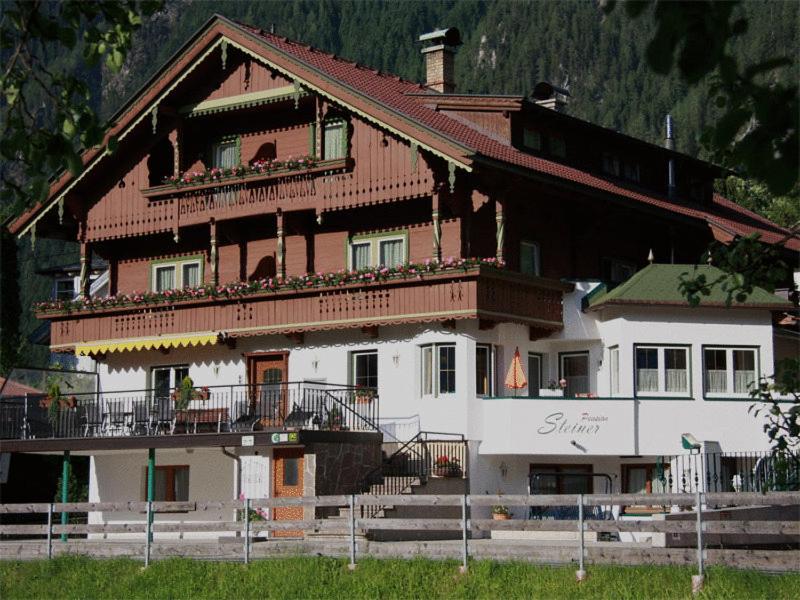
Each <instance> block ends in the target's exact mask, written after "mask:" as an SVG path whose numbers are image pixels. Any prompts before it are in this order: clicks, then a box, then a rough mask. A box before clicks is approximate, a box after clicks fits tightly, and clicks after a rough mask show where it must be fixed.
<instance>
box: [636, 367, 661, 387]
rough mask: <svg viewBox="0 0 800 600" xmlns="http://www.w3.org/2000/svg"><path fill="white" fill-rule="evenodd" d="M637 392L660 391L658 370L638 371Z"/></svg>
mask: <svg viewBox="0 0 800 600" xmlns="http://www.w3.org/2000/svg"><path fill="white" fill-rule="evenodd" d="M636 382H637V384H636V391H637V392H657V391H658V369H638V370H637V373H636Z"/></svg>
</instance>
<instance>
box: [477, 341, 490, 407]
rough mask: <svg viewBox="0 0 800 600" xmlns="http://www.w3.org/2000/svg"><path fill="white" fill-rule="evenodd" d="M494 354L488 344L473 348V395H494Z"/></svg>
mask: <svg viewBox="0 0 800 600" xmlns="http://www.w3.org/2000/svg"><path fill="white" fill-rule="evenodd" d="M493 359H494V352H493V348H492V347H491V346H490V345H488V344H477V345H476V346H475V393H476V394H477V395H478V396H491V395H493V394H494V360H493Z"/></svg>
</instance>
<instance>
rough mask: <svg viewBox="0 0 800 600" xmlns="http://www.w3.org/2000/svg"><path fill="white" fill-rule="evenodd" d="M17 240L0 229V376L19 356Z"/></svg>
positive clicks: (6, 372)
mask: <svg viewBox="0 0 800 600" xmlns="http://www.w3.org/2000/svg"><path fill="white" fill-rule="evenodd" d="M17 265H18V263H17V245H16V239H15V238H14V236H12V235H11V234H10V233H8V231H6V230H5V229H3V228H0V376H6V375H8V373H9V372H10V371H11V369H12V368H13V367H14V366H15V365H16V364H18V362H19V357H20V320H19V314H20V311H21V309H22V307H21V305H20V287H19V270H18V266H17Z"/></svg>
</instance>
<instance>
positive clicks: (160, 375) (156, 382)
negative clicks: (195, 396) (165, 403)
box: [150, 365, 189, 400]
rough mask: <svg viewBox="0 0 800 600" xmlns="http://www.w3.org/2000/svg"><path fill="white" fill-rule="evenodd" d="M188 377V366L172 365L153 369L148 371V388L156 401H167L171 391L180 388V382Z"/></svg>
mask: <svg viewBox="0 0 800 600" xmlns="http://www.w3.org/2000/svg"><path fill="white" fill-rule="evenodd" d="M188 376H189V366H188V365H172V366H166V367H153V368H152V369H151V370H150V388H151V389H152V390H153V396H154V397H155V398H156V399H159V400H160V399H169V397H170V394H171V392H172V390H174V389H175V388H177V387H180V384H181V382H182V381H183V380H184V379H185V378H186V377H188Z"/></svg>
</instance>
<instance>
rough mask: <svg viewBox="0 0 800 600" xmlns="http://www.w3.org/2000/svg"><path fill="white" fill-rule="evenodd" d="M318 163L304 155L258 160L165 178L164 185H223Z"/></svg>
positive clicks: (312, 157) (314, 158)
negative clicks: (232, 181)
mask: <svg viewBox="0 0 800 600" xmlns="http://www.w3.org/2000/svg"><path fill="white" fill-rule="evenodd" d="M317 162H318V159H317V157H315V156H311V155H304V156H298V157H293V156H289V157H288V158H287V159H286V160H278V159H276V158H272V159H258V160H255V161H253V162H252V163H250V164H249V165H241V164H240V165H235V166H232V167H212V168H210V169H204V170H202V171H186V172H185V173H184V174H183V175H180V176H175V175H169V176H167V177H164V179H163V184H164V185H172V186H174V187H176V188H177V187H186V186H192V185H199V184H202V183H222V182H225V181H228V180H231V179H246V178H247V177H248V176H253V175H267V174H270V173H277V172H281V171H298V170H301V169H310V168H312V167H314V166H315V165H316V164H317Z"/></svg>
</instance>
